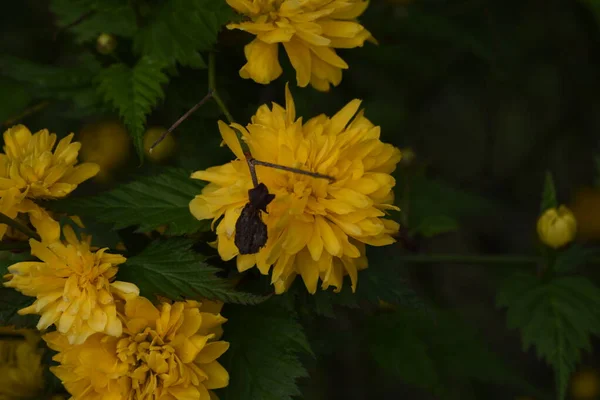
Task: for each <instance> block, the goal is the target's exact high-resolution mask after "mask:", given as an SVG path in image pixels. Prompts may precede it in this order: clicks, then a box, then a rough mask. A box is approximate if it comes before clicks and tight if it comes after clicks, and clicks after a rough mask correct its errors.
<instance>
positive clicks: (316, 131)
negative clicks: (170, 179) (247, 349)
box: [190, 88, 401, 293]
mask: <svg viewBox="0 0 600 400" xmlns="http://www.w3.org/2000/svg"><path fill="white" fill-rule="evenodd" d="M359 107H360V101H359V100H353V101H351V102H350V103H349V104H348V105H346V106H345V107H344V108H343V109H342V110H340V111H339V112H338V113H337V114H335V115H334V116H333V117H331V118H329V117H327V116H325V115H320V116H317V117H315V118H312V119H311V120H309V121H307V122H306V123H304V124H303V123H302V119H296V113H295V107H294V101H293V99H292V96H291V94H290V92H289V90H288V89H287V88H286V108H285V109H284V108H282V107H281V106H279V105H277V104H274V105H273V107H272V109H269V108H268V107H267V106H261V107H260V108H259V109H258V111H257V113H256V115H255V116H254V117H253V118H252V122H251V123H250V124H249V125H248V126H247V128H244V127H243V126H241V125H238V124H232V126H233V127H234V128H235V129H237V130H238V131H240V132H241V133H242V135H243V139H244V141H245V142H246V143H247V144H248V146H249V148H250V151H251V153H252V155H253V156H254V157H256V159H257V160H261V161H266V162H271V163H276V164H281V165H285V166H289V167H294V168H300V169H304V170H307V171H312V172H317V173H320V174H325V175H329V176H332V177H334V178H335V182H329V181H328V180H327V179H317V178H313V177H310V176H306V175H300V174H296V173H291V172H284V171H281V170H276V169H273V168H268V167H263V166H257V167H256V171H257V175H258V178H259V180H260V182H262V183H264V184H265V185H266V186H267V188H268V189H269V192H270V193H274V194H275V200H273V201H272V202H271V203H270V204H269V206H268V207H267V211H268V214H265V213H263V215H262V219H263V221H264V222H265V223H266V225H267V230H268V240H267V243H266V245H265V246H264V247H263V248H262V249H260V251H259V252H258V253H257V254H247V255H239V251H238V249H237V247H236V246H235V243H234V237H235V224H236V221H237V219H238V217H239V216H240V212H241V210H242V208H243V207H244V205H245V204H246V203H247V202H248V189H250V188H252V182H251V179H250V174H249V170H248V166H247V164H246V162H245V159H244V154H243V152H242V148H241V146H240V143H239V142H238V141H237V137H236V134H235V132H234V131H233V130H232V129H231V128H230V127H228V126H227V125H225V124H224V123H222V122H219V128H220V130H221V134H222V135H223V139H224V140H225V143H227V145H228V146H229V148H230V149H231V150H232V151H233V153H235V155H236V156H237V157H238V158H239V160H235V161H232V162H230V163H227V164H225V165H222V166H218V167H212V168H209V169H207V170H206V171H197V172H195V173H194V174H193V175H192V178H195V179H202V180H205V181H209V182H210V184H208V185H207V186H206V187H205V188H204V190H203V191H202V194H200V195H198V196H196V198H195V199H193V200H192V201H191V202H190V211H191V212H192V214H193V215H194V216H195V217H196V218H198V219H210V218H212V219H213V225H214V223H216V222H217V221H218V220H220V222H219V223H218V226H217V229H216V232H217V248H218V251H219V254H220V256H221V258H223V259H224V260H231V259H233V258H235V257H236V256H237V267H238V270H239V271H240V272H241V271H244V270H247V269H249V268H251V267H253V266H254V265H256V266H257V267H258V268H259V270H260V272H261V273H263V274H268V273H269V270H270V268H271V266H273V271H272V279H271V282H272V283H274V284H275V290H276V292H277V293H282V292H283V291H285V290H287V288H288V287H289V285H290V284H291V282H292V281H293V280H294V278H295V276H296V274H300V275H301V276H302V278H303V279H304V283H305V284H306V287H307V288H308V291H309V292H311V293H315V291H316V288H317V282H318V280H319V278H320V279H321V280H322V281H323V284H322V287H323V289H326V288H328V287H329V286H334V287H335V288H336V291H340V290H341V288H342V281H343V277H344V275H350V279H351V281H352V290H355V289H356V282H357V278H358V277H357V271H358V270H360V269H364V268H366V267H367V259H366V257H365V246H364V244H369V245H373V246H384V245H387V244H390V243H393V242H394V239H393V238H392V236H391V235H392V234H394V233H396V232H397V231H398V228H399V226H398V224H397V223H396V222H394V221H391V220H388V219H384V218H383V217H384V216H385V215H386V210H391V209H393V210H397V209H398V208H397V207H395V206H394V205H393V201H394V198H393V192H392V187H393V186H394V184H395V180H394V178H393V177H392V176H391V175H390V173H391V172H392V171H394V169H395V168H396V164H397V163H398V161H399V160H400V158H401V156H400V150H398V149H397V148H395V147H393V146H392V145H390V144H385V143H382V142H381V141H380V140H379V135H380V128H379V127H378V126H374V125H373V124H372V123H371V122H370V121H369V120H368V119H366V118H365V117H364V116H363V113H362V111H361V112H359V113H358V114H357V111H358V109H359ZM221 217H222V219H221Z"/></svg>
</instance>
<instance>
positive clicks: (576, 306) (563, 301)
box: [497, 273, 600, 400]
mask: <svg viewBox="0 0 600 400" xmlns="http://www.w3.org/2000/svg"><path fill="white" fill-rule="evenodd" d="M523 282H525V284H524V283H523ZM497 303H498V305H500V306H504V307H507V308H508V310H507V320H508V326H509V327H510V328H518V329H519V330H520V331H521V335H522V341H523V349H524V350H527V349H528V348H529V347H531V346H534V347H535V350H536V354H537V355H538V357H539V358H541V359H543V360H545V361H546V362H547V363H548V364H549V365H551V366H552V367H553V368H554V371H555V374H556V389H557V393H558V396H559V397H558V398H559V399H560V400H562V399H564V398H565V396H566V390H567V385H568V377H569V375H570V373H571V372H572V371H573V370H574V369H575V366H576V364H577V363H578V362H579V360H580V354H581V351H582V350H590V349H591V343H590V337H591V335H596V336H597V335H599V334H600V289H598V287H596V286H595V285H594V284H593V283H592V282H591V281H590V280H589V279H587V278H584V277H576V276H566V277H559V278H555V279H554V280H552V281H550V282H543V281H541V280H539V279H537V278H536V277H535V276H533V275H531V274H529V275H527V274H523V273H519V274H518V275H515V276H514V277H513V278H512V279H510V280H509V281H508V282H507V283H506V284H505V285H504V287H503V288H502V289H501V290H500V291H499V292H498V297H497Z"/></svg>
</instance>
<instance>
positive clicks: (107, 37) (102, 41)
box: [96, 33, 117, 55]
mask: <svg viewBox="0 0 600 400" xmlns="http://www.w3.org/2000/svg"><path fill="white" fill-rule="evenodd" d="M116 47H117V38H115V36H114V35H111V34H110V33H102V34H100V36H98V39H96V50H97V51H98V53H100V54H104V55H107V54H110V53H112V52H113V51H115V48H116Z"/></svg>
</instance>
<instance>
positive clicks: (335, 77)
mask: <svg viewBox="0 0 600 400" xmlns="http://www.w3.org/2000/svg"><path fill="white" fill-rule="evenodd" d="M227 4H229V5H230V6H231V7H232V8H234V9H235V10H236V11H237V12H238V13H240V14H242V15H243V16H244V17H246V18H245V19H244V21H243V22H241V23H239V24H237V23H232V24H229V25H227V28H229V29H240V30H243V31H246V32H249V33H251V34H253V35H256V39H254V40H253V41H252V42H251V43H249V44H247V45H246V47H245V49H244V52H245V54H246V60H247V63H246V65H244V66H243V67H242V69H241V70H240V76H241V77H242V78H245V79H248V78H250V79H252V80H254V81H256V82H258V83H262V84H267V83H269V82H271V81H273V80H274V79H276V78H277V77H279V75H281V72H282V70H281V66H280V65H279V60H278V51H279V43H282V44H283V47H284V49H285V51H286V53H287V55H288V57H289V59H290V62H291V64H292V66H293V67H294V69H295V70H296V80H297V82H298V86H301V87H305V86H306V85H308V84H309V83H310V84H311V85H312V86H313V87H314V88H316V89H317V90H321V91H328V90H329V85H330V84H333V86H337V85H339V83H340V82H341V80H342V69H347V68H348V64H346V62H345V61H344V60H342V59H341V58H340V57H339V56H338V55H337V54H336V52H335V50H334V49H336V48H344V49H350V48H354V47H362V45H363V43H364V42H365V40H367V39H370V38H372V37H371V34H370V33H369V31H367V30H366V29H365V28H364V27H363V26H362V25H360V24H359V23H358V22H357V21H356V18H357V17H358V16H360V15H361V14H362V13H363V12H364V11H365V9H366V8H367V5H368V1H361V0H335V1H331V0H227Z"/></svg>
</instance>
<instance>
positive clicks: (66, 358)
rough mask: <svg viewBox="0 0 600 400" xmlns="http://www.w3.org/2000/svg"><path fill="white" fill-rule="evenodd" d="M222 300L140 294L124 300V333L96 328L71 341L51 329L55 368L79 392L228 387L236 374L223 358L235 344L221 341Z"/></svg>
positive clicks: (172, 393) (205, 396) (201, 391)
mask: <svg viewBox="0 0 600 400" xmlns="http://www.w3.org/2000/svg"><path fill="white" fill-rule="evenodd" d="M219 310H220V305H217V304H215V303H210V302H206V303H199V302H195V301H187V302H175V303H170V302H163V303H162V304H161V305H160V306H159V307H156V306H154V305H153V304H152V303H151V302H150V301H149V300H148V299H146V298H143V297H135V298H131V299H129V300H127V301H126V302H120V303H119V315H121V318H122V319H123V322H124V326H125V328H124V330H123V333H122V334H121V335H120V336H119V337H114V336H108V335H102V334H95V335H92V336H91V337H90V338H88V340H86V341H85V342H84V343H83V344H80V345H76V346H72V345H70V344H69V342H68V340H67V339H66V337H65V336H64V335H61V334H60V333H58V332H52V333H49V334H47V335H45V336H44V340H45V341H46V342H47V343H48V345H49V346H50V348H52V349H54V350H56V351H58V352H59V353H58V354H57V355H56V356H55V357H54V360H55V361H58V362H59V363H60V365H59V366H57V367H52V368H51V370H52V372H53V373H54V374H55V375H56V376H58V377H59V378H60V380H61V381H62V382H63V384H64V385H65V388H66V389H67V390H68V391H69V393H71V395H72V396H73V398H74V399H86V400H88V399H89V400H101V399H108V398H110V399H123V400H125V399H198V400H209V399H210V398H212V396H211V392H210V390H211V389H218V388H222V387H225V386H227V384H228V382H229V374H228V373H227V371H226V370H225V369H224V368H223V367H222V366H221V364H219V362H218V361H216V360H217V358H219V357H220V356H221V355H222V354H223V353H224V352H225V351H227V349H228V348H229V344H228V343H227V342H223V341H220V340H219V338H220V336H221V333H222V331H221V324H223V322H225V318H223V317H221V316H220V315H219Z"/></svg>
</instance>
